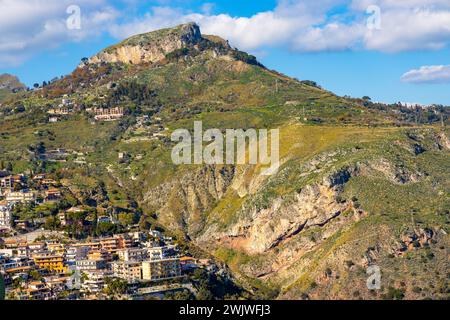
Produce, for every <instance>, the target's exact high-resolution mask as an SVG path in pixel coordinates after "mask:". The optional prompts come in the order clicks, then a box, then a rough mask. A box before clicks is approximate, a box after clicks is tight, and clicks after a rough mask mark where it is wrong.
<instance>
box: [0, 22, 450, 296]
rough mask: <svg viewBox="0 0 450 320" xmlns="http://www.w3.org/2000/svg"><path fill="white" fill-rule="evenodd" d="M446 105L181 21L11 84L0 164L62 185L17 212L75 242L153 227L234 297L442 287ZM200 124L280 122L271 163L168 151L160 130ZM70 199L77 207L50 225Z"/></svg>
mask: <svg viewBox="0 0 450 320" xmlns="http://www.w3.org/2000/svg"><path fill="white" fill-rule="evenodd" d="M1 83H2V82H0V88H2V87H1V86H2V84H1ZM3 83H4V82H3ZM8 83H9V82H8ZM3 86H5V85H3ZM8 88H9V87H8ZM449 114H450V113H449V108H448V107H444V106H439V105H434V106H430V107H427V108H410V107H407V106H404V105H402V104H400V103H397V104H382V103H375V102H372V101H371V100H370V98H368V97H364V98H361V99H360V98H351V97H340V96H337V95H336V94H334V93H332V92H330V91H328V90H326V89H324V88H322V87H320V86H319V85H317V84H316V83H315V82H313V81H310V80H306V79H303V80H299V79H293V78H290V77H288V76H286V75H284V74H282V73H279V72H277V71H275V70H269V69H268V68H266V67H265V66H263V65H262V64H261V63H260V62H259V61H258V60H257V59H256V57H254V56H252V55H250V54H248V53H246V52H243V51H240V50H239V49H236V48H233V47H232V46H230V45H229V43H228V42H227V41H226V40H224V39H221V38H220V37H217V36H213V35H202V33H201V31H200V28H199V26H198V25H196V24H195V23H189V24H184V25H181V26H177V27H174V28H168V29H163V30H158V31H154V32H150V33H145V34H140V35H136V36H133V37H131V38H128V39H126V40H124V41H122V42H120V43H118V44H116V45H113V46H111V47H108V48H106V49H104V50H102V51H101V52H99V53H98V54H96V55H94V56H93V57H90V58H83V59H82V61H81V63H80V65H79V66H78V67H77V68H76V69H75V70H74V71H73V72H72V73H71V74H69V75H67V76H65V77H62V78H60V79H55V80H54V81H50V82H48V83H45V85H42V86H38V87H37V88H34V89H33V90H30V91H28V92H19V93H14V94H12V93H11V94H8V95H7V96H6V97H5V98H4V99H3V100H2V105H1V106H0V115H1V116H0V164H1V168H0V169H1V170H2V171H0V172H4V176H7V175H19V174H23V175H24V176H25V177H28V178H27V179H29V181H30V182H29V183H28V185H27V187H28V188H34V187H36V185H37V182H36V181H37V180H33V179H32V177H33V176H36V175H38V174H44V175H46V176H47V178H48V179H53V180H55V181H56V182H57V183H56V185H58V188H60V190H61V194H60V195H59V196H60V197H61V198H60V203H62V205H58V207H55V208H53V207H51V206H50V207H49V205H48V202H41V203H36V204H33V205H29V206H25V205H24V206H22V205H21V206H17V207H16V209H15V210H14V213H13V215H14V220H17V221H19V222H21V221H24V220H25V221H30V222H31V221H33V222H34V223H35V228H38V227H44V228H46V229H49V230H56V231H65V232H66V233H67V234H68V235H69V236H70V237H72V238H76V239H86V238H88V237H91V236H94V235H105V234H113V233H114V232H119V230H120V231H122V232H123V231H124V230H137V229H139V230H143V231H147V232H148V231H149V230H158V231H160V232H163V233H164V234H165V235H167V236H170V237H172V238H173V239H175V241H176V243H177V245H178V246H180V247H181V248H184V250H187V251H188V252H189V253H190V255H193V256H194V257H195V258H199V259H210V260H211V261H214V263H215V264H216V265H218V266H220V268H221V270H222V272H223V274H225V275H227V277H226V278H227V280H226V281H227V282H226V283H228V284H229V283H232V288H234V289H235V288H239V290H234V289H233V290H234V291H233V296H232V297H234V298H238V297H244V298H250V299H256V298H268V299H404V298H406V299H427V298H431V299H445V298H448V290H449V289H448V247H449V237H448V234H449V232H450V230H449V210H450V202H449V197H448V191H449V190H450V176H449V175H450V171H449V170H448V168H449V165H450V163H449V147H450V140H449V131H448V122H449ZM194 121H201V122H202V125H203V130H207V129H211V128H218V129H219V130H222V131H224V130H226V129H243V130H247V129H251V128H256V129H275V128H277V129H279V135H280V142H279V145H280V150H279V152H280V168H279V170H278V171H277V172H276V174H274V175H270V176H265V175H261V174H260V172H261V165H259V164H257V165H252V164H237V165H234V164H223V165H212V164H192V165H175V164H174V163H173V162H172V160H171V152H172V149H173V147H174V146H175V145H176V142H174V141H172V139H171V135H172V133H173V132H174V131H175V130H177V129H186V130H188V131H190V132H191V131H192V128H193V123H194ZM0 177H1V176H0ZM30 179H31V180H30ZM33 181H35V182H33ZM24 183H25V182H24ZM17 188H18V187H17ZM36 188H38V187H36ZM44 189H45V188H44ZM44 189H42V190H41V191H39V192H40V194H43V195H44V197H48V192H47V194H46V193H45V190H47V189H45V190H44ZM37 190H40V189H37ZM47 191H48V190H47ZM5 199H6V198H5ZM0 201H1V200H0ZM50 203H51V202H50ZM80 206H81V207H83V208H84V209H83V210H85V211H86V213H85V214H84V215H81V214H80V215H79V217H82V218H80V219H81V220H79V221H78V220H76V219H78V218H79V217H78V216H77V215H76V214H74V213H71V214H70V215H68V216H67V215H66V219H69V220H70V219H72V220H70V221H75V222H73V223H68V224H65V225H63V224H62V223H61V222H60V220H59V219H60V218H58V217H60V212H65V210H67V209H68V208H71V207H80ZM68 217H70V218H68ZM77 217H78V218H77ZM99 217H104V218H103V219H104V220H105V221H108V222H107V223H106V222H105V223H97V222H94V221H99V220H98V218H99ZM39 221H41V222H42V223H41V224H39ZM64 221H65V220H64ZM64 223H67V222H64ZM16 227H17V226H16ZM30 228H32V227H30ZM28 231H29V230H28ZM5 239H6V238H5ZM0 243H1V242H0ZM373 266H376V267H378V268H379V270H381V278H380V283H379V287H378V289H376V290H375V289H373V290H372V289H368V278H369V276H370V271H368V270H371V269H368V268H369V267H373ZM223 287H227V286H223ZM227 288H228V287H227ZM217 292H218V291H214V290H213V294H216V295H217V296H216V297H220V298H224V297H230V295H229V296H227V295H226V294H225V293H222V294H221V295H220V294H219V293H217ZM227 294H231V293H230V292H227Z"/></svg>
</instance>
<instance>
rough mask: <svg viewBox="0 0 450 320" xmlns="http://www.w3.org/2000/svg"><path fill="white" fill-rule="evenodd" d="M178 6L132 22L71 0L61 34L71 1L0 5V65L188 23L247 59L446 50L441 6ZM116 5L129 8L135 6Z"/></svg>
mask: <svg viewBox="0 0 450 320" xmlns="http://www.w3.org/2000/svg"><path fill="white" fill-rule="evenodd" d="M183 1H184V0H158V1H155V2H153V4H154V5H153V6H151V5H150V6H149V9H148V11H147V13H145V14H141V15H136V11H133V10H131V11H132V12H133V14H130V12H128V11H127V10H122V11H120V10H118V9H115V8H114V7H112V6H111V5H110V3H111V2H110V1H107V0H77V1H76V4H77V5H79V6H80V7H81V8H82V25H83V27H82V29H81V30H68V29H67V28H66V26H65V20H66V19H67V14H66V9H67V7H68V6H69V5H70V4H72V1H71V0H46V1H44V0H0V5H1V10H0V30H1V37H0V65H2V64H3V65H4V64H5V63H20V61H22V60H23V59H26V58H27V57H28V56H29V55H32V54H34V53H35V52H37V51H39V50H42V49H45V48H52V47H55V46H58V45H59V44H61V43H63V42H67V41H81V40H83V39H85V38H87V37H91V36H95V35H98V34H101V33H103V32H108V33H110V34H111V35H112V36H114V37H116V38H117V39H123V38H126V37H129V36H131V35H134V34H138V33H144V32H149V31H153V30H156V29H160V28H164V27H170V26H173V25H177V24H180V23H185V22H189V21H195V22H197V23H198V24H199V25H200V26H201V28H202V32H203V33H205V34H216V35H219V36H222V37H223V38H225V39H227V40H230V43H231V44H232V45H233V46H236V47H238V48H240V49H243V50H250V51H252V52H256V51H261V50H265V49H266V48H270V47H283V48H287V49H289V50H292V51H296V52H320V51H343V50H374V51H381V52H403V51H411V50H439V49H442V48H445V47H448V46H449V45H450V1H448V0H402V1H397V0H315V1H308V0H278V2H277V5H276V6H275V7H274V8H273V9H272V10H268V11H265V12H259V13H257V14H254V15H253V16H250V17H240V16H232V15H230V14H226V13H222V14H214V13H213V12H214V10H212V9H213V8H214V5H213V2H207V3H205V4H204V5H203V6H201V7H200V8H199V10H198V12H193V11H192V10H190V9H186V8H185V7H183V6H182V5H181V4H182V3H183ZM120 2H121V3H122V4H125V5H128V6H129V7H130V8H132V7H135V6H136V3H137V2H139V0H120ZM114 3H116V4H117V2H114ZM139 3H141V4H142V2H139ZM370 6H372V7H373V6H377V7H378V8H379V10H380V11H379V12H380V16H379V17H374V16H371V15H372V14H373V13H370V12H369V13H367V12H366V11H367V9H368V8H369V7H370ZM127 12H128V13H127ZM374 18H375V19H378V18H379V19H380V20H379V22H380V28H375V29H373V28H368V27H367V22H368V19H374Z"/></svg>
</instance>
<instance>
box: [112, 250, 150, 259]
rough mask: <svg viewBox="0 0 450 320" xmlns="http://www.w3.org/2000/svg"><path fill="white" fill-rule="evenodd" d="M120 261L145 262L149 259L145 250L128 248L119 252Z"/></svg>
mask: <svg viewBox="0 0 450 320" xmlns="http://www.w3.org/2000/svg"><path fill="white" fill-rule="evenodd" d="M117 255H118V256H119V259H120V260H122V261H144V260H146V259H147V258H148V252H147V249H145V248H128V249H121V250H119V251H117Z"/></svg>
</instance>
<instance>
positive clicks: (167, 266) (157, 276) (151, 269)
mask: <svg viewBox="0 0 450 320" xmlns="http://www.w3.org/2000/svg"><path fill="white" fill-rule="evenodd" d="M179 276H181V265H180V259H178V258H170V259H160V260H149V261H144V262H142V279H143V280H146V281H157V280H164V279H171V278H176V277H179Z"/></svg>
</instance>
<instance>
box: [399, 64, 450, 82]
mask: <svg viewBox="0 0 450 320" xmlns="http://www.w3.org/2000/svg"><path fill="white" fill-rule="evenodd" d="M401 79H402V81H403V82H408V83H450V65H446V66H444V65H440V66H423V67H420V68H419V69H413V70H410V71H408V72H406V73H405V74H404V75H403V76H402V78H401Z"/></svg>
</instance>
